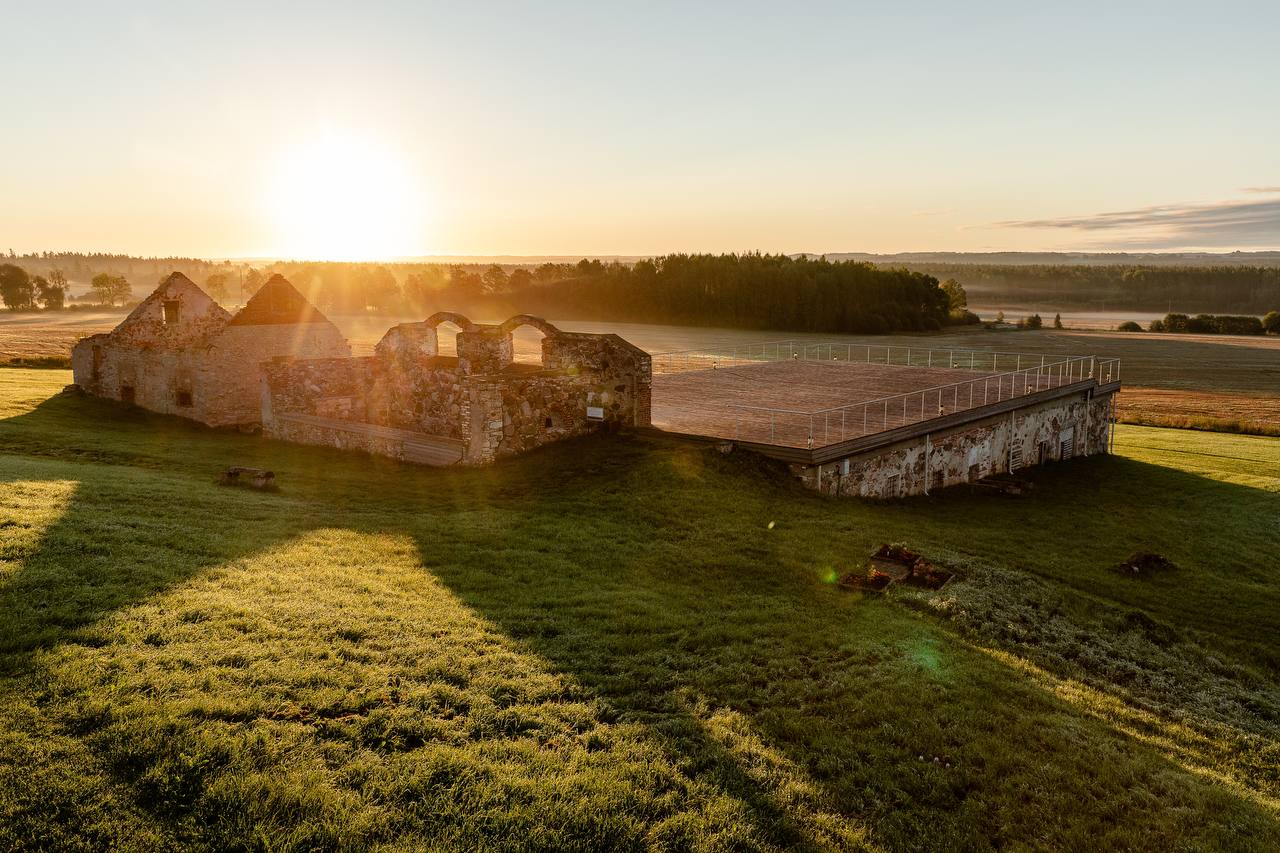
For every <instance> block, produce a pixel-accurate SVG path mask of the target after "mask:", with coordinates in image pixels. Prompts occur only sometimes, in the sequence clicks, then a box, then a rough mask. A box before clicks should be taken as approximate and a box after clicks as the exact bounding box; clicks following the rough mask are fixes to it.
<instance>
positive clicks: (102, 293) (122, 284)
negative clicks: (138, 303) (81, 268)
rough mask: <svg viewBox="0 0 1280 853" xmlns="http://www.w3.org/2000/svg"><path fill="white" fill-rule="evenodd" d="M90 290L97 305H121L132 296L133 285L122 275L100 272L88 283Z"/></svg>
mask: <svg viewBox="0 0 1280 853" xmlns="http://www.w3.org/2000/svg"><path fill="white" fill-rule="evenodd" d="M90 289H92V290H93V293H94V295H95V296H96V297H97V298H98V304H99V305H115V304H116V303H117V302H119V303H120V304H121V305H123V304H124V303H126V302H128V301H129V297H130V296H131V295H132V294H133V285H131V284H129V280H128V279H127V278H125V277H124V276H122V275H112V274H111V273H107V272H100V273H98V274H97V275H95V276H94V277H93V280H92V281H91V282H90Z"/></svg>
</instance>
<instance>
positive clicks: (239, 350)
mask: <svg viewBox="0 0 1280 853" xmlns="http://www.w3.org/2000/svg"><path fill="white" fill-rule="evenodd" d="M283 355H287V356H293V357H296V358H304V359H305V358H339V357H344V356H350V355H351V348H350V346H348V344H347V341H346V339H345V338H343V336H342V332H340V331H339V330H338V327H337V326H334V325H333V324H332V323H330V322H328V321H325V322H319V323H315V322H312V323H281V324H275V325H261V326H254V325H241V326H235V325H233V326H228V327H227V328H226V329H225V330H224V331H223V332H222V333H220V334H219V335H217V336H216V337H215V338H213V340H212V341H211V342H210V345H209V348H208V349H207V350H206V351H205V352H204V353H203V355H202V356H201V357H200V359H199V361H198V364H199V368H198V375H197V377H196V385H197V392H196V393H197V396H198V399H199V404H198V405H199V407H200V411H201V413H202V417H200V420H203V421H204V422H205V423H207V424H209V425H211V426H233V425H236V426H238V425H256V424H258V423H259V422H260V420H261V406H262V402H261V401H262V394H261V383H262V370H261V365H262V364H263V362H266V361H268V360H270V359H272V358H278V357H280V356H283Z"/></svg>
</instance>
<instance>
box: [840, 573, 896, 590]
mask: <svg viewBox="0 0 1280 853" xmlns="http://www.w3.org/2000/svg"><path fill="white" fill-rule="evenodd" d="M836 583H837V584H838V585H839V586H840V587H842V588H844V589H856V590H859V591H861V592H883V591H884V590H885V589H887V588H888V586H889V584H891V583H893V578H892V577H891V576H889V575H887V574H885V573H884V572H882V571H879V570H878V569H870V570H868V571H867V572H866V573H865V574H862V573H859V572H849V573H848V574H846V575H844V576H842V577H841V578H840V580H838V581H836Z"/></svg>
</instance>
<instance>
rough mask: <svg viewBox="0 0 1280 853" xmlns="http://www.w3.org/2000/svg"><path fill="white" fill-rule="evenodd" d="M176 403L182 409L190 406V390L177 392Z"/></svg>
mask: <svg viewBox="0 0 1280 853" xmlns="http://www.w3.org/2000/svg"><path fill="white" fill-rule="evenodd" d="M178 405H179V406H181V407H182V408H184V409H189V408H191V392H190V391H179V392H178Z"/></svg>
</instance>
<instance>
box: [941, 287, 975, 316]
mask: <svg viewBox="0 0 1280 853" xmlns="http://www.w3.org/2000/svg"><path fill="white" fill-rule="evenodd" d="M939 287H941V288H942V292H943V293H945V294H947V307H948V308H949V309H950V311H951V313H952V314H960V313H962V312H963V311H964V310H965V309H966V308H968V307H969V294H967V293H965V292H964V285H962V284H961V283H960V282H958V281H956V280H955V279H954V278H949V279H947V280H946V281H944V282H943V283H942V284H941V285H939Z"/></svg>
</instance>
